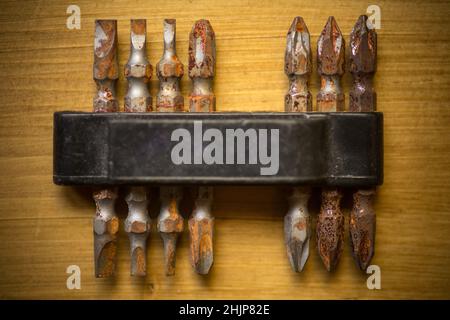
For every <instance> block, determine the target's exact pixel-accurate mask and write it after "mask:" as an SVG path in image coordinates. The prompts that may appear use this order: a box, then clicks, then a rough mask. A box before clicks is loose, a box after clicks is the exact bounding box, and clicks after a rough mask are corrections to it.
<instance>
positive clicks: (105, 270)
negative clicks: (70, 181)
mask: <svg viewBox="0 0 450 320" xmlns="http://www.w3.org/2000/svg"><path fill="white" fill-rule="evenodd" d="M93 198H94V201H95V205H96V212H95V217H94V261H95V276H96V277H97V278H106V277H110V276H113V275H114V272H115V269H116V255H117V254H116V253H117V232H118V230H119V219H118V218H117V215H116V213H115V211H114V203H115V200H116V198H117V189H115V188H113V189H103V190H95V191H94V193H93Z"/></svg>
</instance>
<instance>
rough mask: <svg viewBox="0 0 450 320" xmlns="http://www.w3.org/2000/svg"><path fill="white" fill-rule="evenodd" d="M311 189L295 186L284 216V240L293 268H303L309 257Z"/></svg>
mask: <svg viewBox="0 0 450 320" xmlns="http://www.w3.org/2000/svg"><path fill="white" fill-rule="evenodd" d="M310 195H311V190H310V189H309V188H308V187H295V188H293V190H292V194H291V196H290V198H289V203H290V206H289V211H288V213H287V214H286V216H285V217H284V240H285V244H286V249H287V254H288V257H289V262H290V263H291V267H292V270H293V271H295V272H300V271H302V270H303V267H304V266H305V263H306V261H307V260H308V257H309V239H310V237H311V227H310V224H311V221H310V219H311V218H310V216H309V211H308V200H309V197H310Z"/></svg>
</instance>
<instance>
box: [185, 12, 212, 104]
mask: <svg viewBox="0 0 450 320" xmlns="http://www.w3.org/2000/svg"><path fill="white" fill-rule="evenodd" d="M215 64H216V40H215V34H214V30H213V28H212V27H211V24H210V23H209V21H208V20H198V21H196V22H195V24H194V26H193V27H192V30H191V33H190V35H189V77H190V78H191V79H192V92H191V94H190V96H189V107H190V111H192V112H211V111H215V107H216V97H215V95H214V93H213V91H212V85H213V78H214V73H215Z"/></svg>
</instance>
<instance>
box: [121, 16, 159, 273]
mask: <svg viewBox="0 0 450 320" xmlns="http://www.w3.org/2000/svg"><path fill="white" fill-rule="evenodd" d="M146 38H147V22H146V20H145V19H135V20H130V57H129V59H128V62H127V64H126V65H125V68H124V73H125V77H126V78H127V81H128V92H127V94H126V96H125V99H124V100H125V108H124V109H125V112H146V111H152V97H151V95H150V93H149V90H148V82H149V80H150V78H151V76H152V66H151V64H150V62H149V61H148V59H147V50H146V44H147V39H146ZM125 200H126V202H127V204H128V216H127V218H126V220H125V228H124V229H125V232H126V233H127V234H128V238H129V240H130V257H131V266H130V274H131V275H132V276H140V277H145V276H146V274H147V239H148V236H149V234H150V228H151V219H150V216H149V214H148V210H147V206H148V199H147V190H146V188H145V187H137V186H131V187H130V189H129V192H128V194H127V195H126V197H125Z"/></svg>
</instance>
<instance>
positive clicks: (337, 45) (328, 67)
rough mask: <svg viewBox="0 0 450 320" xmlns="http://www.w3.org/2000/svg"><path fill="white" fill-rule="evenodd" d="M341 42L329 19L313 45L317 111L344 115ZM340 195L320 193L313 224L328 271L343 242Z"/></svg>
mask: <svg viewBox="0 0 450 320" xmlns="http://www.w3.org/2000/svg"><path fill="white" fill-rule="evenodd" d="M344 50H345V42H344V38H343V37H342V33H341V31H340V30H339V27H338V25H337V23H336V20H335V19H334V17H329V18H328V21H327V23H326V25H325V28H324V29H323V31H322V33H321V35H320V37H319V40H318V43H317V61H318V72H319V74H320V76H321V88H320V91H319V93H318V94H317V111H322V112H333V111H344V93H343V91H342V87H341V84H340V78H341V76H342V75H343V74H344V62H345V61H344V59H345V58H344V56H345V52H344ZM341 198H342V194H341V192H340V191H339V190H338V189H336V188H324V189H323V190H322V205H321V208H320V213H319V216H318V221H317V230H316V233H317V247H318V250H319V255H320V257H321V259H322V262H323V264H324V265H325V267H326V269H327V270H328V271H332V270H334V269H335V268H336V266H337V264H338V262H339V259H340V257H341V254H342V249H343V241H344V215H343V214H342V211H341V209H340V200H341Z"/></svg>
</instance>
